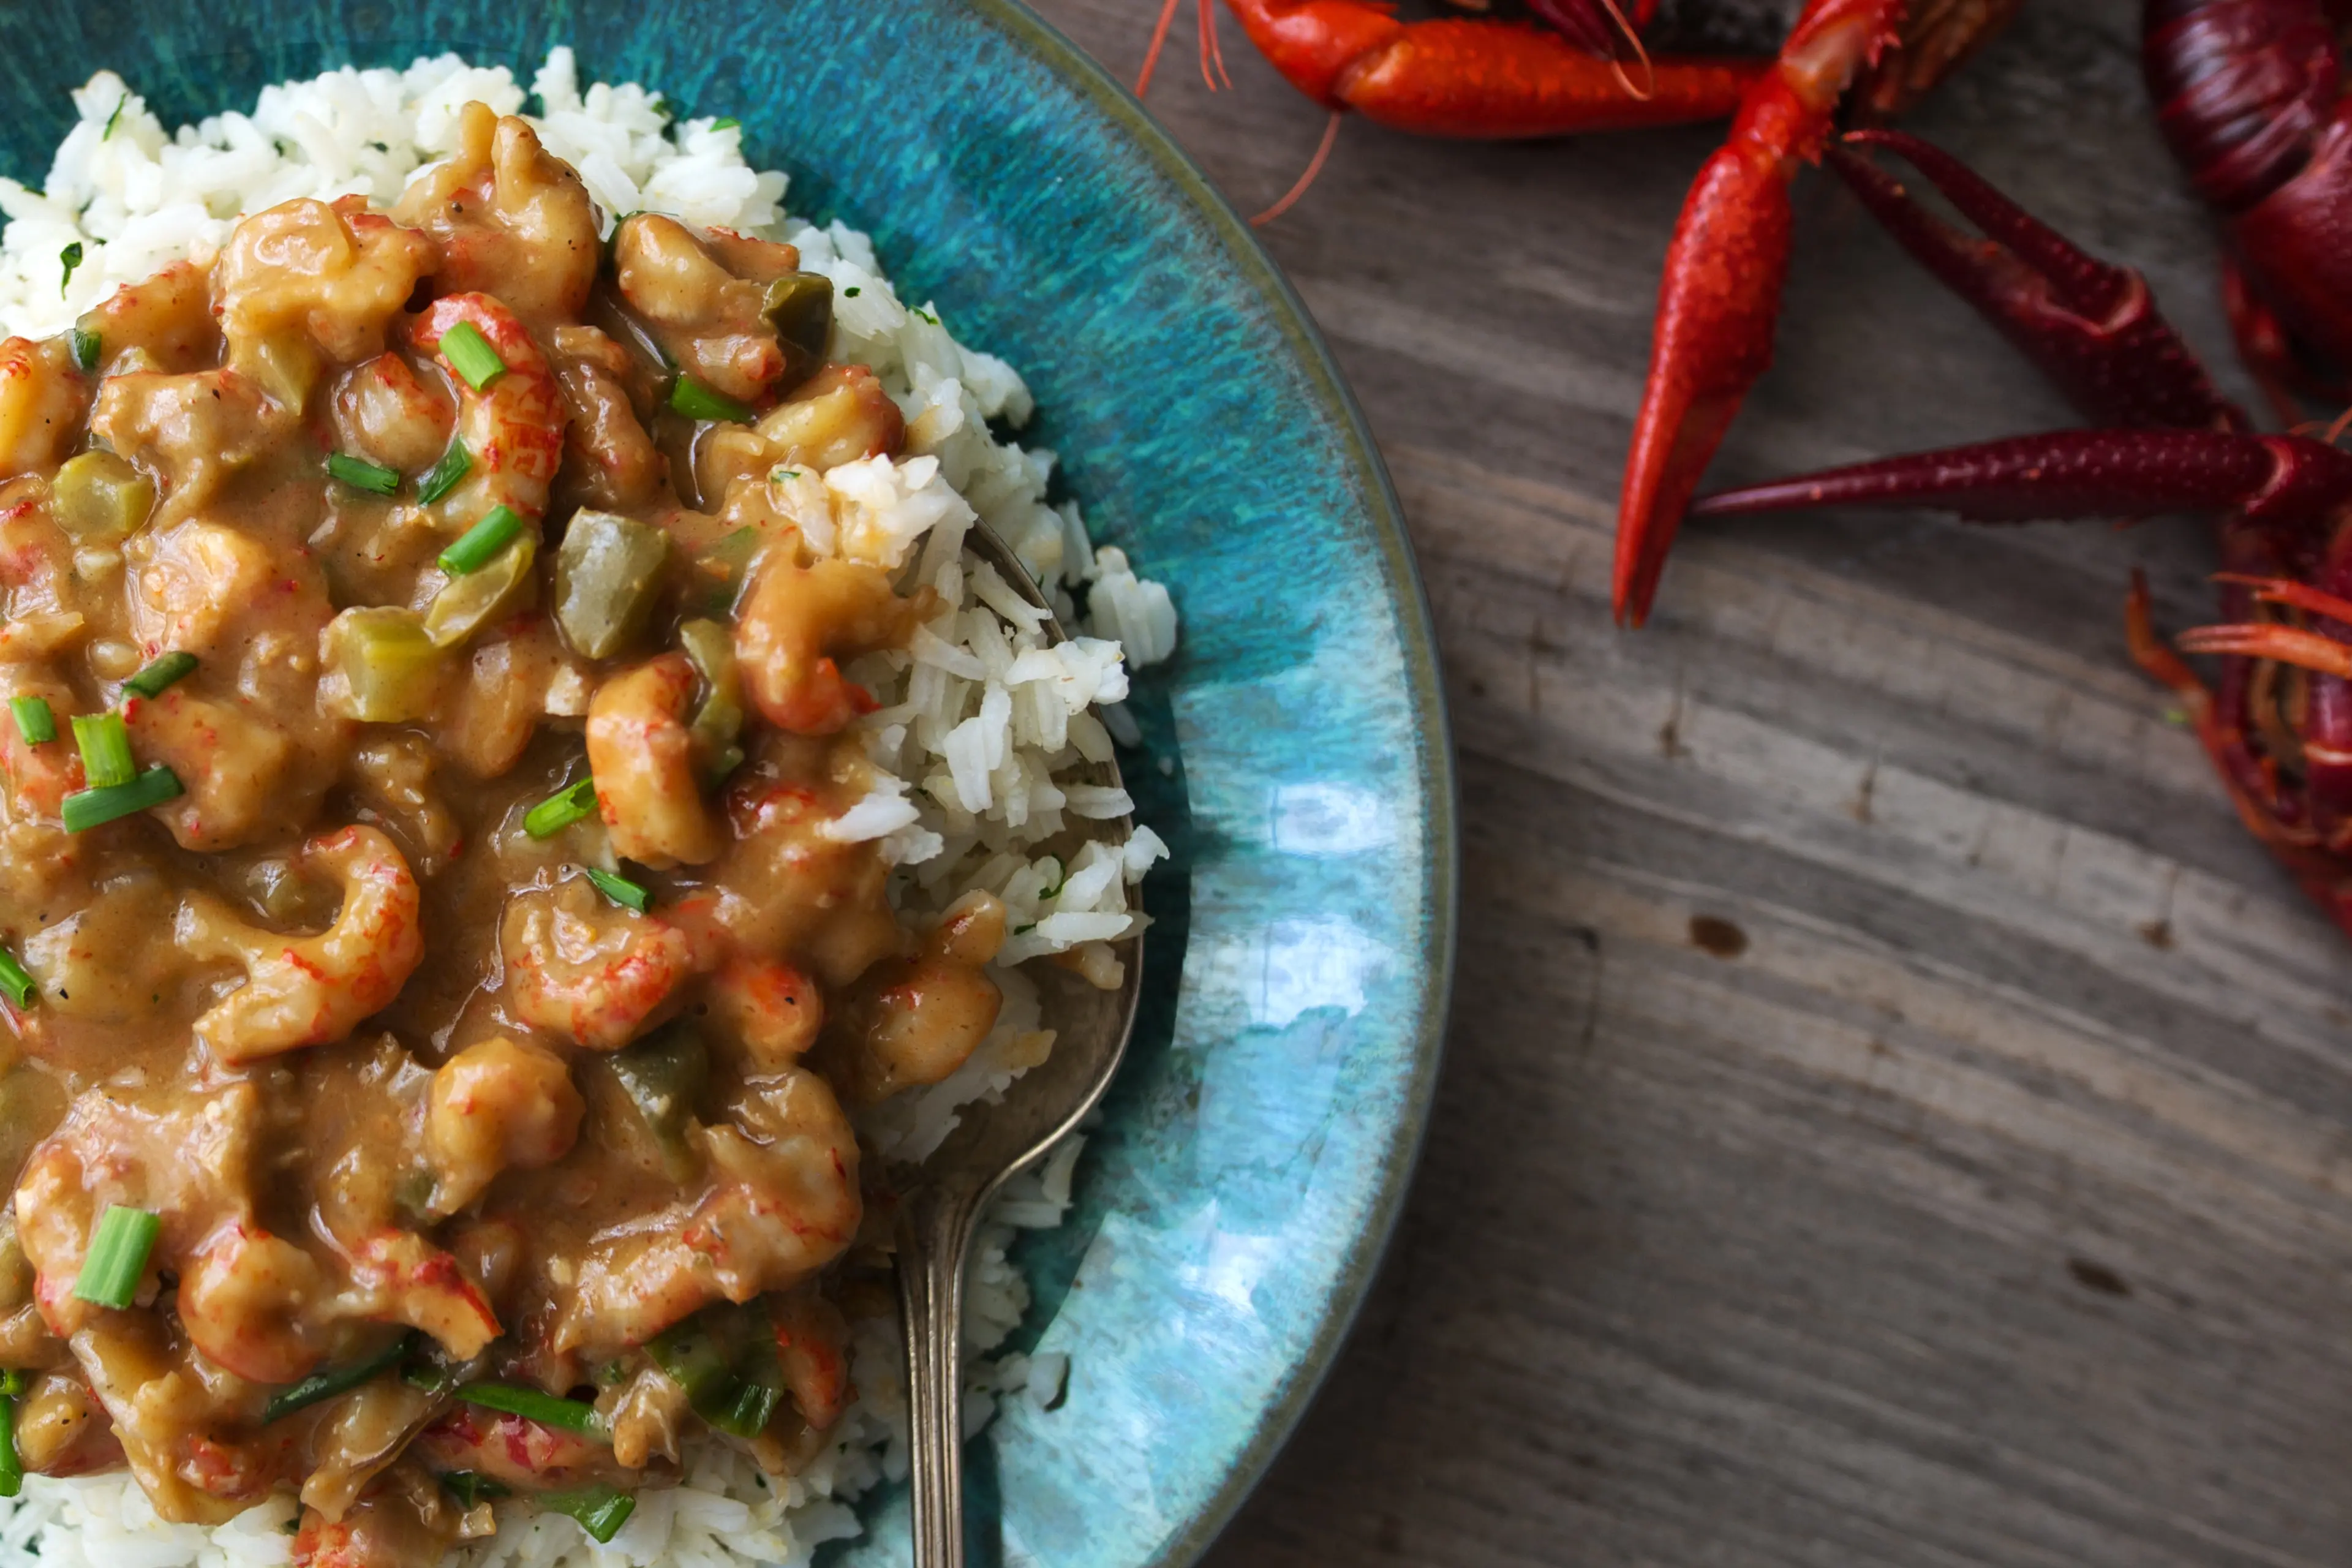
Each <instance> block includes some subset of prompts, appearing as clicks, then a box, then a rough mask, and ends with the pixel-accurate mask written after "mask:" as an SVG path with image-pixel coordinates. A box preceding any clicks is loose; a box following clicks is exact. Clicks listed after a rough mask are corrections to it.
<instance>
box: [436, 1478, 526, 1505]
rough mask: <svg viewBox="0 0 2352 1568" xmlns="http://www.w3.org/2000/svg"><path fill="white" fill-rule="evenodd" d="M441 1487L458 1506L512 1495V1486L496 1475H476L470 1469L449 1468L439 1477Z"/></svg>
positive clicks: (491, 1500)
mask: <svg viewBox="0 0 2352 1568" xmlns="http://www.w3.org/2000/svg"><path fill="white" fill-rule="evenodd" d="M441 1486H442V1489H444V1490H445V1491H446V1492H447V1493H448V1494H449V1495H450V1496H451V1497H453V1498H456V1499H457V1506H458V1507H460V1508H471V1507H473V1506H474V1505H475V1504H476V1503H478V1502H493V1501H495V1500H498V1499H499V1498H502V1497H512V1496H514V1488H512V1487H510V1486H509V1485H507V1484H506V1482H504V1481H502V1480H500V1479H498V1478H497V1477H496V1476H482V1475H476V1474H475V1473H474V1472H473V1471H471V1470H451V1471H448V1472H447V1473H446V1474H445V1475H443V1476H442V1478H441Z"/></svg>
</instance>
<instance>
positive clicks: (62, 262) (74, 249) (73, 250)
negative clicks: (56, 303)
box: [58, 239, 81, 300]
mask: <svg viewBox="0 0 2352 1568" xmlns="http://www.w3.org/2000/svg"><path fill="white" fill-rule="evenodd" d="M80 265H81V241H80V240H78V239H77V240H75V241H74V242H73V243H72V244H71V245H68V246H67V247H65V248H64V249H63V250H60V251H58V266H59V267H61V268H64V269H65V275H64V276H63V277H61V278H59V279H58V299H60V300H62V299H64V298H65V297H66V286H67V285H68V284H69V283H71V282H72V281H73V275H74V268H77V267H79V266H80Z"/></svg>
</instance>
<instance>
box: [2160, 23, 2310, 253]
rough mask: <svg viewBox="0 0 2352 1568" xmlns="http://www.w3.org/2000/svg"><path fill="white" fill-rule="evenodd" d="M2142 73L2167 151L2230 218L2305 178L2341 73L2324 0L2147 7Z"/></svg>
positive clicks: (2198, 191)
mask: <svg viewBox="0 0 2352 1568" xmlns="http://www.w3.org/2000/svg"><path fill="white" fill-rule="evenodd" d="M2140 67H2141V69H2142V71H2143V72H2144V73H2145V74H2146V76H2147V90H2148V96H2149V97H2150V98H2152V99H2154V100H2155V101H2156V105H2157V114H2156V120H2157V126H2158V129H2159V130H2160V131H2161V132H2163V134H2164V140H2165V143H2166V145H2168V146H2169V147H2170V148H2171V149H2172V155H2173V156H2174V157H2175V158H2176V159H2178V160H2179V163H2180V165H2181V167H2182V168H2184V169H2186V170H2187V171H2188V172H2189V180H2190V181H2191V183H2193V184H2195V185H2196V187H2197V194H2198V195H2200V196H2202V197H2204V198H2205V200H2206V201H2208V202H2210V203H2211V204H2212V205H2214V206H2217V207H2219V208H2221V210H2222V211H2223V212H2225V213H2239V212H2243V211H2244V210H2245V209H2246V208H2248V207H2250V206H2252V205H2254V204H2255V203H2257V202H2259V201H2261V200H2262V199H2263V197H2264V196H2267V195H2270V194H2271V193H2272V192H2273V191H2275V190H2277V189H2278V188H2279V187H2280V186H2281V185H2283V184H2286V182H2287V181H2289V180H2291V179H2293V178H2294V176H2295V175H2296V174H2300V173H2302V171H2303V168H2304V165H2305V163H2308V162H2310V159H2311V155H2312V150H2313V147H2314V145H2315V141H2316V138H2317V136H2318V133H2319V132H2320V130H2321V129H2322V128H2323V127H2324V126H2325V125H2326V122H2327V121H2328V119H2329V117H2330V115H2331V114H2332V113H2333V112H2334V110H2335V105H2336V93H2337V89H2338V83H2339V78H2340V74H2341V73H2340V70H2339V68H2338V65H2337V62H2336V38H2335V36H2334V33H2333V32H2332V31H2331V29H2330V28H2329V26H2328V25H2327V18H2326V14H2325V13H2324V11H2323V10H2322V8H2321V5H2320V4H2319V0H2147V10H2146V11H2145V13H2144V14H2143V17H2142V23H2141V33H2140Z"/></svg>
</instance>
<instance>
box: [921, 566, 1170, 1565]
mask: <svg viewBox="0 0 2352 1568" xmlns="http://www.w3.org/2000/svg"><path fill="white" fill-rule="evenodd" d="M965 546H966V548H968V549H970V550H971V552H972V553H973V554H975V555H977V556H979V557H980V558H981V559H982V560H983V561H985V562H987V563H989V564H990V565H991V566H993V567H994V568H996V572H997V574H998V575H999V576H1001V577H1003V579H1004V580H1005V582H1007V583H1008V584H1012V586H1013V591H1014V592H1015V593H1018V594H1019V595H1021V596H1022V597H1023V598H1024V599H1026V600H1028V601H1029V602H1030V603H1031V604H1033V605H1036V606H1038V607H1039V608H1040V609H1044V610H1045V611H1047V612H1048V615H1047V618H1046V622H1045V632H1046V635H1047V637H1048V638H1049V639H1050V640H1052V641H1054V642H1057V643H1058V642H1063V641H1066V639H1067V634H1066V633H1065V632H1064V631H1063V630H1062V626H1061V623H1060V622H1059V621H1058V620H1055V619H1054V618H1053V616H1052V615H1051V610H1052V605H1050V604H1048V603H1047V601H1046V599H1045V595H1044V594H1042V593H1040V592H1039V591H1038V588H1037V584H1035V583H1034V582H1033V581H1032V580H1031V579H1030V576H1029V573H1028V569H1027V568H1025V567H1024V566H1023V565H1022V564H1021V562H1020V559H1019V557H1017V556H1015V555H1014V554H1013V552H1012V550H1011V549H1010V548H1009V547H1008V546H1007V545H1006V544H1005V542H1003V540H1001V539H999V538H998V537H997V536H996V535H995V533H994V532H992V531H991V530H990V529H989V527H988V525H987V524H986V523H983V522H977V521H975V522H974V523H973V524H972V526H971V534H970V535H969V536H968V537H967V538H966V540H965ZM1093 773H1094V774H1095V778H1094V781H1093V782H1095V783H1097V784H1110V785H1113V786H1115V787H1116V786H1118V784H1119V776H1118V763H1101V764H1099V765H1098V766H1097V767H1096V768H1095V769H1094V770H1093ZM1079 831H1080V832H1082V833H1085V834H1086V835H1087V836H1088V837H1095V838H1100V839H1104V840H1106V841H1109V842H1114V843H1115V842H1118V840H1120V839H1123V838H1125V837H1127V835H1128V833H1129V831H1130V826H1129V820H1128V818H1126V817H1124V816H1121V817H1118V818H1117V819H1116V820H1107V821H1101V822H1081V823H1080V825H1079ZM1115 945H1116V947H1117V949H1118V958H1119V963H1120V964H1121V966H1122V967H1123V969H1124V971H1125V974H1124V977H1123V979H1122V981H1121V983H1120V984H1119V987H1118V990H1116V991H1102V990H1097V989H1096V988H1095V987H1094V986H1092V985H1089V984H1087V983H1086V982H1085V981H1083V980H1080V979H1078V978H1077V977H1076V975H1074V974H1070V973H1067V972H1066V971H1064V970H1060V969H1057V968H1054V967H1052V966H1043V965H1041V966H1036V967H1035V969H1034V971H1033V978H1034V979H1035V980H1036V981H1037V982H1038V990H1039V993H1040V1001H1041V1005H1043V1007H1044V1009H1045V1022H1046V1023H1047V1025H1048V1026H1051V1027H1052V1028H1053V1029H1054V1031H1055V1035H1054V1050H1053V1054H1052V1055H1051V1056H1049V1057H1047V1058H1045V1063H1044V1064H1043V1065H1042V1066H1039V1067H1035V1068H1031V1069H1030V1070H1029V1071H1027V1072H1025V1073H1024V1074H1023V1075H1022V1076H1021V1077H1020V1078H1018V1079H1014V1080H1013V1084H1012V1086H1011V1087H1010V1088H1008V1089H1006V1090H1005V1091H1004V1099H1003V1102H1002V1103H1000V1104H996V1105H980V1104H975V1105H971V1106H969V1107H967V1108H966V1109H965V1110H964V1111H963V1112H962V1121H961V1122H960V1123H959V1124H958V1125H957V1127H956V1130H955V1131H953V1132H951V1133H950V1134H949V1135H948V1138H947V1142H944V1143H942V1144H940V1147H939V1149H938V1151H937V1152H934V1153H933V1154H932V1155H931V1156H930V1157H929V1159H928V1160H925V1161H923V1162H922V1163H920V1164H919V1165H915V1166H912V1167H908V1168H902V1169H901V1170H900V1171H898V1173H896V1175H897V1178H898V1185H899V1193H900V1198H899V1205H898V1312H899V1321H900V1323H901V1325H902V1327H903V1328H904V1330H905V1331H906V1336H907V1409H908V1422H909V1425H910V1426H911V1429H912V1437H913V1444H912V1447H913V1454H912V1458H913V1467H912V1468H913V1476H912V1483H911V1484H912V1488H913V1492H914V1513H915V1568H963V1355H962V1342H963V1334H962V1328H963V1272H964V1254H965V1252H966V1250H967V1248H969V1247H970V1246H971V1233H972V1230H973V1227H974V1226H976V1225H977V1224H978V1223H979V1219H980V1215H981V1211H982V1209H983V1208H985V1207H986V1206H987V1205H988V1200H989V1198H990V1197H991V1196H992V1195H993V1194H995V1192H996V1190H997V1189H998V1188H999V1187H1001V1186H1003V1184H1004V1183H1005V1182H1006V1181H1007V1180H1008V1179H1009V1178H1011V1177H1012V1176H1013V1175H1014V1174H1015V1173H1018V1172H1020V1171H1021V1170H1023V1169H1024V1168H1025V1167H1027V1166H1028V1165H1030V1164H1032V1163H1035V1162H1036V1161H1038V1160H1040V1159H1043V1158H1044V1157H1045V1153H1046V1152H1047V1151H1048V1150H1050V1149H1052V1148H1053V1146H1054V1145H1055V1143H1057V1142H1060V1141H1061V1139H1062V1138H1063V1136H1064V1135H1065V1134H1066V1133H1067V1132H1068V1131H1070V1130H1071V1129H1072V1128H1074V1127H1076V1125H1077V1124H1078V1122H1079V1121H1080V1119H1082V1118H1083V1117H1084V1116H1085V1115H1086V1113H1087V1111H1089V1110H1093V1109H1094V1107H1095V1102H1096V1101H1097V1100H1100V1099H1101V1098H1102V1095H1103V1090H1104V1089H1105V1088H1107V1087H1108V1085H1109V1083H1110V1079H1111V1074H1112V1073H1114V1072H1116V1071H1117V1070H1118V1063H1119V1058H1120V1057H1121V1056H1123V1055H1124V1054H1125V1053H1126V1050H1127V1039H1128V1036H1129V1034H1130V1033H1131V1032H1132V1031H1133V1030H1134V1028H1135V1008H1136V1002H1137V999H1138V998H1139V996H1140V994H1141V993H1142V977H1143V939H1142V937H1141V936H1139V935H1138V936H1132V937H1129V938H1127V939H1126V940H1125V941H1123V942H1118V943H1117V944H1115Z"/></svg>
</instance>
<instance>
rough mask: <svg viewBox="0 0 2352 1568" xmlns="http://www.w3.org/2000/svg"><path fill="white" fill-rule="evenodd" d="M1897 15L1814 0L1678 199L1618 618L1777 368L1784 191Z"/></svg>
mask: <svg viewBox="0 0 2352 1568" xmlns="http://www.w3.org/2000/svg"><path fill="white" fill-rule="evenodd" d="M1902 13H1903V6H1902V0H1810V3H1809V4H1808V5H1806V7H1805V11H1804V14H1803V15H1802V16H1800V17H1799V18H1798V19H1797V26H1796V27H1795V29H1794V30H1793V31H1792V32H1790V35H1789V39H1788V42H1787V43H1786V44H1784V45H1782V46H1781V49H1780V58H1779V59H1777V60H1776V61H1774V62H1773V64H1772V67H1771V68H1770V69H1769V70H1768V71H1767V72H1766V73H1765V74H1764V75H1763V76H1762V77H1760V78H1759V79H1757V81H1756V83H1755V85H1754V86H1752V87H1750V88H1749V89H1748V93H1747V96H1746V97H1745V98H1744V99H1743V100H1741V102H1740V106H1739V112H1738V116H1737V117H1736V118H1735V119H1734V120H1733V121H1732V124H1731V135H1730V138H1729V139H1728V140H1727V141H1726V142H1725V143H1724V144H1723V146H1721V147H1720V148H1718V149H1717V151H1716V153H1715V154H1714V155H1713V156H1712V157H1710V158H1709V159H1708V160H1707V162H1706V167H1705V168H1703V169H1701V170H1700V171H1699V176H1698V179H1697V180H1696V182H1695V183H1694V184H1692V186H1691V191H1690V195H1689V196H1688V197H1687V198H1686V199H1685V201H1684V203H1683V212H1682V218H1681V220H1680V221H1679V222H1678V223H1677V224H1676V225H1675V237H1674V243H1673V244H1672V246H1670V247H1668V249H1667V251H1666V268H1665V276H1664V279H1663V280H1662V281H1661V282H1660V284H1659V288H1658V321H1657V329H1656V334H1655V336H1654V339H1653V341H1652V345H1651V350H1650V377H1649V384H1648V385H1647V386H1646V387H1645V388H1644V389H1643V397H1642V409H1641V413H1640V415H1639V416H1638V417H1637V418H1636V420H1635V423H1634V426H1633V449H1632V451H1631V452H1630V453H1629V454H1628V455H1627V458H1626V461H1625V485H1624V489H1623V490H1622V492H1621V493H1620V495H1619V498H1618V502H1617V565H1616V573H1615V583H1614V585H1613V593H1612V598H1613V602H1614V605H1615V609H1616V614H1617V618H1618V619H1619V620H1620V621H1621V622H1622V621H1626V620H1631V621H1632V622H1633V624H1634V625H1636V626H1638V625H1640V624H1641V623H1642V621H1643V619H1644V618H1646V617H1647V616H1648V615H1649V609H1650V599H1651V597H1652V595H1654V594H1655V593H1656V591H1657V585H1658V574H1659V573H1660V572H1661V571H1662V570H1664V566H1665V560H1666V552H1667V550H1668V549H1669V548H1670V547H1671V546H1672V544H1673V543H1674V536H1675V528H1676V527H1677V526H1679V525H1680V523H1681V521H1682V516H1683V510H1684V508H1685V507H1686V506H1687V505H1688V504H1689V502H1690V498H1691V493H1692V491H1694V490H1695V489H1697V488H1698V480H1699V476H1700V474H1701V473H1703V472H1704V471H1705V470H1706V465H1707V460H1708V459H1709V458H1712V457H1714V455H1715V449H1716V447H1717V446H1718V445H1720V444H1721V443H1722V440H1723V434H1724V432H1725V431H1726V430H1727V429H1728V428H1729V427H1730V425H1731V421H1732V419H1733V417H1734V416H1737V415H1738V412H1739V405H1740V403H1741V401H1742V400H1743V399H1744V398H1746V397H1747V395H1748V389H1749V388H1750V387H1752V386H1754V385H1755V384H1756V382H1757V381H1758V379H1759V377H1761V376H1762V375H1763V374H1764V371H1765V368H1766V367H1767V366H1768V365H1769V364H1770V363H1771V359H1772V328H1773V323H1774V321H1776V319H1777V318H1778V317H1779V315H1780V289H1781V285H1782V283H1783V282H1784V281H1786V279H1787V277H1788V272H1789V229H1790V210H1789V184H1790V181H1791V180H1793V179H1794V178H1795V177H1796V172H1797V169H1798V167H1799V166H1800V165H1801V163H1809V162H1815V161H1818V160H1819V158H1820V157H1821V152H1822V144H1823V142H1825V141H1826V140H1827V139H1828V136H1829V133H1830V116H1831V114H1832V111H1833V110H1835V109H1836V107H1837V101H1838V98H1839V95H1840V94H1841V93H1843V91H1844V90H1845V88H1846V84H1847V83H1848V82H1849V81H1851V80H1852V79H1853V77H1854V75H1855V73H1856V72H1858V71H1860V70H1862V69H1863V68H1864V67H1866V66H1868V65H1869V64H1871V63H1872V62H1873V61H1874V60H1875V59H1876V58H1878V55H1879V53H1880V51H1882V50H1883V49H1885V47H1886V46H1887V44H1888V43H1889V42H1890V41H1892V39H1893V37H1894V34H1895V25H1896V23H1897V22H1898V21H1899V20H1900V19H1901V16H1902Z"/></svg>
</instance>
